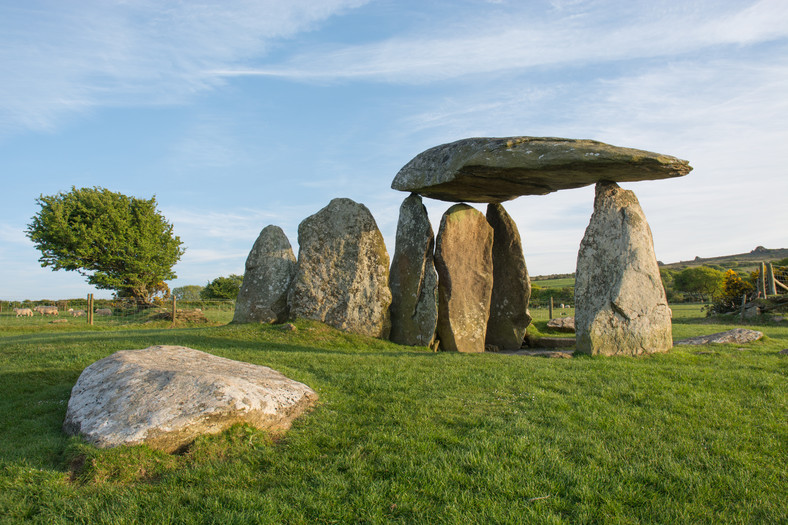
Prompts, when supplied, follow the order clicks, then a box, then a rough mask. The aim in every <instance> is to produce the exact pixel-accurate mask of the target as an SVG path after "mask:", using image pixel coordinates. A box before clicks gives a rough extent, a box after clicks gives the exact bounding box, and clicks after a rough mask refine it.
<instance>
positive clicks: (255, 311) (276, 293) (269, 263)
mask: <svg viewBox="0 0 788 525" xmlns="http://www.w3.org/2000/svg"><path fill="white" fill-rule="evenodd" d="M295 270H296V258H295V255H294V254H293V248H292V247H291V246H290V241H288V240H287V236H286V235H285V232H284V231H282V228H280V227H279V226H274V225H270V226H266V227H265V228H263V231H261V232H260V235H259V237H257V240H256V241H255V243H254V246H252V251H250V252H249V257H247V258H246V271H245V272H244V280H243V283H242V284H241V289H240V291H239V292H238V299H236V301H235V315H234V316H233V322H234V323H282V322H284V321H286V320H287V317H288V314H289V308H288V305H287V290H288V289H289V288H290V282H291V281H292V280H293V276H294V275H295Z"/></svg>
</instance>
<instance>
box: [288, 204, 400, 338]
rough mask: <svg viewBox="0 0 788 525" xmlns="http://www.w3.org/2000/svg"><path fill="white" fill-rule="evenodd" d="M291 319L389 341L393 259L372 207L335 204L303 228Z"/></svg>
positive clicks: (291, 296)
mask: <svg viewBox="0 0 788 525" xmlns="http://www.w3.org/2000/svg"><path fill="white" fill-rule="evenodd" d="M298 244H299V251H298V266H297V269H296V276H295V278H294V279H293V282H292V284H291V285H290V292H289V294H288V303H289V304H290V315H291V317H303V318H306V319H314V320H317V321H321V322H324V323H326V324H328V325H331V326H333V327H335V328H338V329H340V330H345V331H348V332H353V333H358V334H363V335H369V336H373V337H380V338H387V337H388V336H389V331H390V330H391V318H390V317H389V306H390V305H391V291H390V290H389V256H388V252H387V251H386V245H385V243H384V242H383V235H381V233H380V230H378V226H377V224H376V223H375V219H374V218H373V217H372V214H371V213H370V212H369V210H368V209H367V207H366V206H364V205H363V204H359V203H357V202H354V201H352V200H350V199H334V200H332V201H331V202H330V203H329V204H328V206H326V207H325V208H323V209H322V210H320V211H319V212H317V213H316V214H314V215H312V216H310V217H307V218H306V219H304V220H303V221H302V222H301V224H300V225H299V226H298Z"/></svg>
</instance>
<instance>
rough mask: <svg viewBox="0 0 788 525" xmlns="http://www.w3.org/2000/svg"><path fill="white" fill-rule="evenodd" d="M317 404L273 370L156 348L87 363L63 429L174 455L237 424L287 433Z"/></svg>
mask: <svg viewBox="0 0 788 525" xmlns="http://www.w3.org/2000/svg"><path fill="white" fill-rule="evenodd" d="M316 401H317V394H316V393H315V392H314V391H313V390H312V389H311V388H309V387H308V386H306V385H304V384H303V383H299V382H297V381H294V380H292V379H288V378H287V377H285V376H284V375H282V374H280V373H279V372H277V371H276V370H272V369H270V368H268V367H265V366H260V365H253V364H250V363H243V362H240V361H233V360H230V359H225V358H223V357H217V356H214V355H211V354H207V353H205V352H200V351H199V350H193V349H191V348H186V347H183V346H151V347H149V348H145V349H144V350H124V351H121V352H116V353H114V354H112V355H110V356H109V357H105V358H104V359H101V360H100V361H96V362H95V363H93V364H92V365H90V366H88V367H87V368H86V369H85V370H84V371H83V372H82V374H81V375H80V376H79V379H78V380H77V383H76V385H74V388H73V389H72V390H71V399H70V400H69V402H68V410H67V412H66V420H65V422H64V423H63V430H64V431H65V432H66V433H67V434H71V435H76V434H79V435H82V436H83V437H84V438H85V440H87V441H88V442H89V443H92V444H94V445H96V446H97V447H101V448H105V447H114V446H118V445H143V444H144V445H148V446H149V447H151V448H155V449H159V450H164V451H166V452H174V451H177V450H179V449H181V448H183V447H184V446H186V445H188V444H189V443H191V442H192V441H193V440H194V439H195V438H196V437H198V436H200V435H203V434H217V433H219V432H222V431H223V430H225V429H227V428H229V427H230V426H232V425H234V424H236V423H246V424H249V425H251V426H253V427H256V428H260V429H280V430H281V429H287V428H289V427H290V425H291V423H292V421H293V420H294V419H295V418H296V417H298V416H299V415H301V414H302V413H303V412H304V411H305V410H307V409H309V408H310V407H311V406H313V405H314V404H315V402H316Z"/></svg>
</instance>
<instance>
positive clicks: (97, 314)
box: [0, 298, 235, 326]
mask: <svg viewBox="0 0 788 525" xmlns="http://www.w3.org/2000/svg"><path fill="white" fill-rule="evenodd" d="M89 305H90V299H89V298H85V299H62V300H47V299H43V300H38V301H30V300H25V301H0V322H3V323H6V324H7V323H14V324H20V323H28V324H29V323H37V324H41V323H50V324H72V325H79V324H82V325H90V324H93V325H99V326H109V325H128V324H145V323H149V324H154V323H160V324H166V323H171V324H178V323H186V322H188V323H211V324H215V323H229V322H230V321H232V318H233V313H234V312H235V301H234V300H199V301H176V300H174V299H172V298H170V299H166V300H161V299H157V300H155V301H154V303H153V304H152V305H139V304H137V303H135V302H131V301H123V300H112V299H94V300H93V308H92V313H93V315H92V319H91V315H90V311H91V309H90V306H89ZM173 314H174V315H173Z"/></svg>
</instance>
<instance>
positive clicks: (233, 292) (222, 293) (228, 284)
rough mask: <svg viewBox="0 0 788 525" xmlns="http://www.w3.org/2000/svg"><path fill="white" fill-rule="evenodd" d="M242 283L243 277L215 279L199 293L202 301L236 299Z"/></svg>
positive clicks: (232, 275)
mask: <svg viewBox="0 0 788 525" xmlns="http://www.w3.org/2000/svg"><path fill="white" fill-rule="evenodd" d="M243 282H244V276H243V275H236V274H230V276H229V277H217V278H216V279H214V280H213V281H211V282H209V283H208V284H207V285H205V288H203V289H202V291H201V292H200V297H202V298H203V299H236V298H237V297H238V292H239V291H240V290H241V284H242V283H243Z"/></svg>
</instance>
